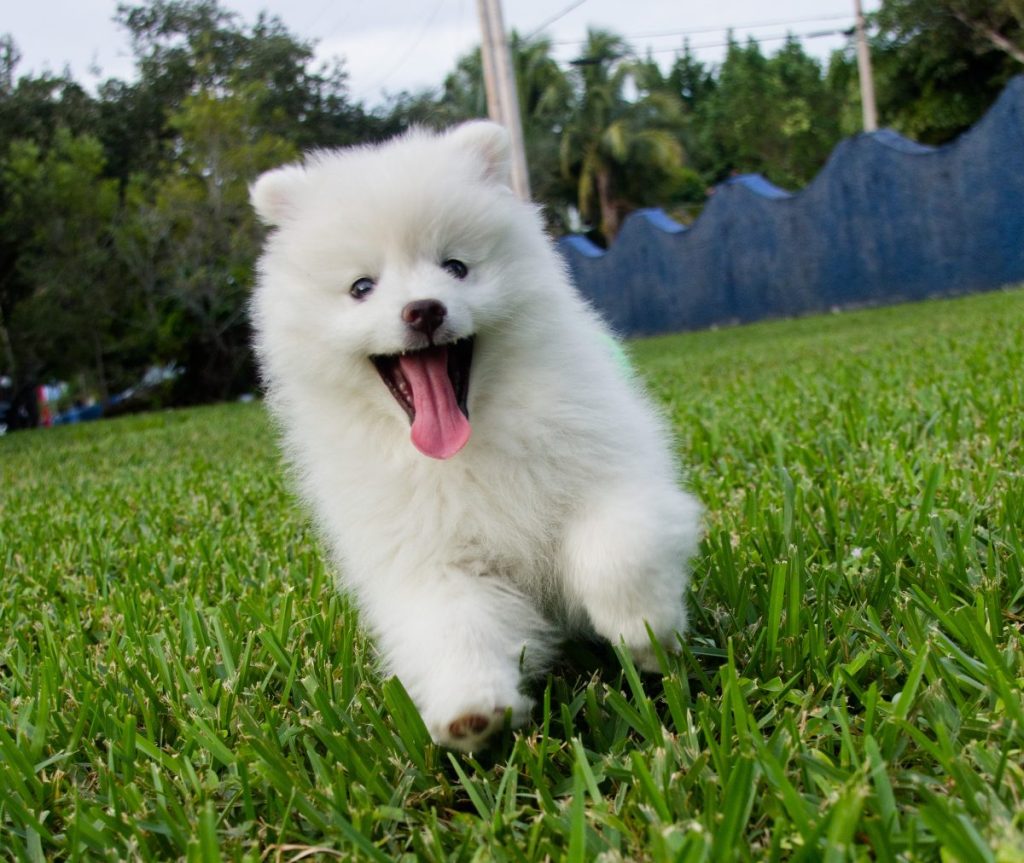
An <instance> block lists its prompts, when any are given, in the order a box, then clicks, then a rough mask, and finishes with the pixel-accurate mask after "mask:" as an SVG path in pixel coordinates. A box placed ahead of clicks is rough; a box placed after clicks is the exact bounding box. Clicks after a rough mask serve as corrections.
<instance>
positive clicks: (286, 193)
mask: <svg viewBox="0 0 1024 863" xmlns="http://www.w3.org/2000/svg"><path fill="white" fill-rule="evenodd" d="M306 179H307V174H306V169H305V168H304V167H303V166H302V165H285V166H284V167H283V168H274V170H272V171H267V172H266V173H265V174H261V175H260V176H259V177H258V178H257V180H256V182H255V183H253V184H252V185H251V186H250V187H249V201H250V202H251V203H252V206H253V209H254V210H255V211H256V215H257V216H259V217H260V220H261V221H262V222H264V223H265V224H267V225H270V226H271V227H278V226H279V225H281V224H282V223H283V222H286V221H287V220H288V219H289V218H290V217H291V216H293V215H294V214H295V212H296V211H297V210H298V198H299V195H300V193H301V192H302V189H303V187H304V186H305V185H306Z"/></svg>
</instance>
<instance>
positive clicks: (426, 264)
mask: <svg viewBox="0 0 1024 863" xmlns="http://www.w3.org/2000/svg"><path fill="white" fill-rule="evenodd" d="M251 196H252V202H253V206H254V207H255V209H256V212H257V213H258V215H259V216H260V218H261V219H262V220H263V221H264V222H265V223H267V224H268V225H269V226H271V227H272V228H274V231H273V233H272V234H271V236H270V238H269V239H268V242H267V248H266V250H265V253H264V255H263V257H262V259H261V261H260V267H259V283H258V286H257V291H256V295H255V299H254V304H253V307H254V312H255V314H254V322H255V325H256V330H257V350H258V353H259V355H260V358H261V361H262V363H263V365H264V369H265V372H266V373H267V375H268V377H269V378H270V379H271V381H272V382H275V383H280V384H282V385H285V386H286V385H287V381H288V379H289V378H291V377H293V376H295V375H298V376H301V377H303V378H305V379H306V380H312V381H316V382H318V383H319V384H320V385H322V386H324V387H329V388H335V389H345V390H352V389H358V390H360V391H361V392H365V391H367V390H369V397H370V398H371V399H373V400H375V401H376V402H378V403H380V406H381V407H382V409H385V410H389V411H391V412H392V413H394V415H395V416H396V418H398V419H401V420H402V421H405V422H411V423H412V440H413V443H414V444H415V445H416V447H417V448H418V449H420V451H421V452H423V453H425V454H426V455H429V456H433V457H435V458H448V457H450V456H451V455H454V454H455V453H456V452H457V451H458V450H459V449H461V448H462V446H463V445H464V444H465V443H466V441H467V440H468V438H469V430H470V429H469V423H468V419H467V417H468V415H469V412H470V406H471V403H472V399H471V394H472V364H473V355H474V352H479V350H481V348H482V347H483V346H484V345H485V344H486V342H487V341H488V339H489V338H490V337H491V334H493V333H494V332H496V331H498V330H500V329H501V328H502V327H506V326H510V325H511V326H514V325H515V319H516V317H517V316H518V315H520V314H521V313H522V312H523V310H524V309H526V308H529V306H530V305H531V303H532V302H533V301H534V300H535V299H536V295H537V294H538V292H539V291H541V290H542V287H543V286H540V285H537V284H536V281H537V280H536V278H534V277H533V273H534V272H535V266H534V265H533V264H532V263H531V262H532V261H533V260H535V259H536V257H537V256H538V255H540V256H545V255H546V254H547V253H548V249H547V244H546V241H545V239H544V237H543V235H542V232H541V230H540V227H539V220H538V217H537V214H536V212H535V210H534V208H533V207H531V206H530V205H528V204H524V203H522V202H520V201H518V200H517V199H516V198H515V197H514V195H513V194H512V192H511V190H510V189H509V152H508V140H507V137H506V133H505V131H504V129H502V128H501V127H500V126H498V125H496V124H493V123H488V122H473V123H467V124H465V125H462V126H459V127H457V128H455V129H454V130H452V131H450V132H448V133H446V134H440V135H436V134H431V133H428V132H424V131H418V130H417V131H413V132H410V133H408V134H406V135H405V136H403V137H401V138H397V139H394V140H392V141H389V142H387V143H384V144H382V145H379V146H373V147H359V148H353V149H349V150H342V151H333V152H320V153H314V154H312V155H311V156H309V157H308V158H307V159H306V161H305V162H304V163H302V164H297V165H289V166H286V167H283V168H278V169H276V170H273V171H270V172H268V173H266V174H264V175H263V176H262V177H260V178H259V180H257V182H256V183H255V184H254V185H253V187H252V190H251ZM372 388H375V389H372Z"/></svg>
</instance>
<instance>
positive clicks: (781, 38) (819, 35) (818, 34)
mask: <svg viewBox="0 0 1024 863" xmlns="http://www.w3.org/2000/svg"><path fill="white" fill-rule="evenodd" d="M850 35H851V31H850V30H849V29H843V30H838V29H837V30H815V31H812V32H810V33H779V34H777V35H773V36H759V37H757V38H756V39H755V38H754V37H753V36H748V37H747V41H750V42H756V43H757V44H758V45H760V44H761V43H762V42H785V41H786V40H787V39H789V38H791V37H792V38H795V39H823V38H824V37H826V36H850ZM735 42H736V40H735V39H734V40H733V41H732V42H702V43H700V44H698V45H690V46H689V47H690V49H691V50H693V51H699V50H701V49H703V48H728V47H729V45H730V44H735ZM647 50H648V52H650V53H651V54H663V53H665V52H668V51H675V52H677V53H678V51H679V46H678V45H676V46H671V47H668V48H648V49H647Z"/></svg>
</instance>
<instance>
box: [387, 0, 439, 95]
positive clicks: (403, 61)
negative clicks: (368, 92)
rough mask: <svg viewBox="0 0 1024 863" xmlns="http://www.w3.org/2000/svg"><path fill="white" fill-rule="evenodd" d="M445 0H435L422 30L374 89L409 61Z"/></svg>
mask: <svg viewBox="0 0 1024 863" xmlns="http://www.w3.org/2000/svg"><path fill="white" fill-rule="evenodd" d="M444 4H445V0H437V4H436V5H435V6H434V8H433V10H432V11H431V13H430V15H428V16H427V20H426V22H425V23H424V24H423V28H422V29H421V30H420V32H419V35H417V36H416V39H415V40H414V41H413V43H412V44H411V45H410V46H409V48H408V49H407V50H406V52H405V53H404V54H403V55H402V56H401V57H400V58H399V60H398V62H397V63H395V65H394V66H392V67H391V68H390V69H389V70H388V71H387V72H386V73H385V74H384V76H383V77H381V78H378V79H377V80H376V81H375V82H374V83H373V84H372V85H371V86H372V87H374V88H377V87H380V86H381V85H382V84H383V83H384V82H386V81H387V80H388V78H390V77H391V76H392V75H394V74H395V72H397V71H398V70H399V69H401V68H402V67H403V66H404V65H405V64H406V63H407V62H408V60H409V58H410V57H411V56H412V55H413V54H414V53H415V52H416V49H417V48H419V47H420V42H422V41H423V37H424V36H426V35H427V30H429V29H430V25H431V24H433V23H434V19H435V18H436V17H437V13H438V12H440V11H441V7H442V6H444Z"/></svg>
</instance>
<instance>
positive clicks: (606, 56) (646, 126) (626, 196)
mask: <svg viewBox="0 0 1024 863" xmlns="http://www.w3.org/2000/svg"><path fill="white" fill-rule="evenodd" d="M573 65H574V66H575V69H576V73H575V76H574V77H575V79H576V80H575V84H576V88H577V104H576V110H575V112H574V113H573V116H572V117H571V119H570V121H569V123H568V125H567V127H566V129H565V130H564V132H563V135H562V141H561V169H562V174H563V176H565V177H566V178H567V179H571V180H572V181H573V182H574V183H575V186H576V198H577V206H578V208H579V211H580V216H581V218H583V220H584V221H585V222H587V223H589V224H591V225H592V226H594V227H595V228H596V229H597V230H598V231H599V232H600V233H601V234H602V235H603V237H604V238H605V240H606V241H611V240H612V239H613V238H614V237H615V235H616V234H617V233H618V231H619V227H620V226H621V224H622V220H623V218H625V216H626V215H627V214H628V213H629V212H630V211H631V210H633V209H635V208H636V207H637V206H640V205H643V204H646V203H650V202H655V201H659V200H661V201H664V199H665V198H666V197H668V196H669V194H670V188H671V187H672V186H673V185H675V184H676V182H677V181H678V180H679V178H680V174H681V172H682V171H683V161H684V154H683V147H682V145H681V144H680V141H679V134H678V133H679V129H680V128H681V125H682V123H681V119H682V118H681V106H680V104H679V101H678V100H677V99H673V98H672V97H671V96H670V95H669V94H668V93H667V92H665V91H664V90H660V91H659V90H658V89H656V88H652V87H646V86H645V84H646V81H647V78H648V77H649V75H650V72H651V70H652V67H653V64H651V63H650V62H648V63H644V62H642V61H639V60H637V59H636V58H634V57H633V56H632V52H631V50H630V49H629V46H628V45H627V44H626V43H625V42H624V41H623V39H622V38H621V37H619V36H616V35H614V34H613V33H608V32H607V31H603V30H591V31H590V32H589V33H588V36H587V43H586V48H585V49H584V53H583V56H582V57H581V58H580V59H579V60H576V61H574V64H573ZM630 88H632V89H634V90H635V91H636V97H635V98H630V97H629V96H628V95H627V90H628V89H630Z"/></svg>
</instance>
